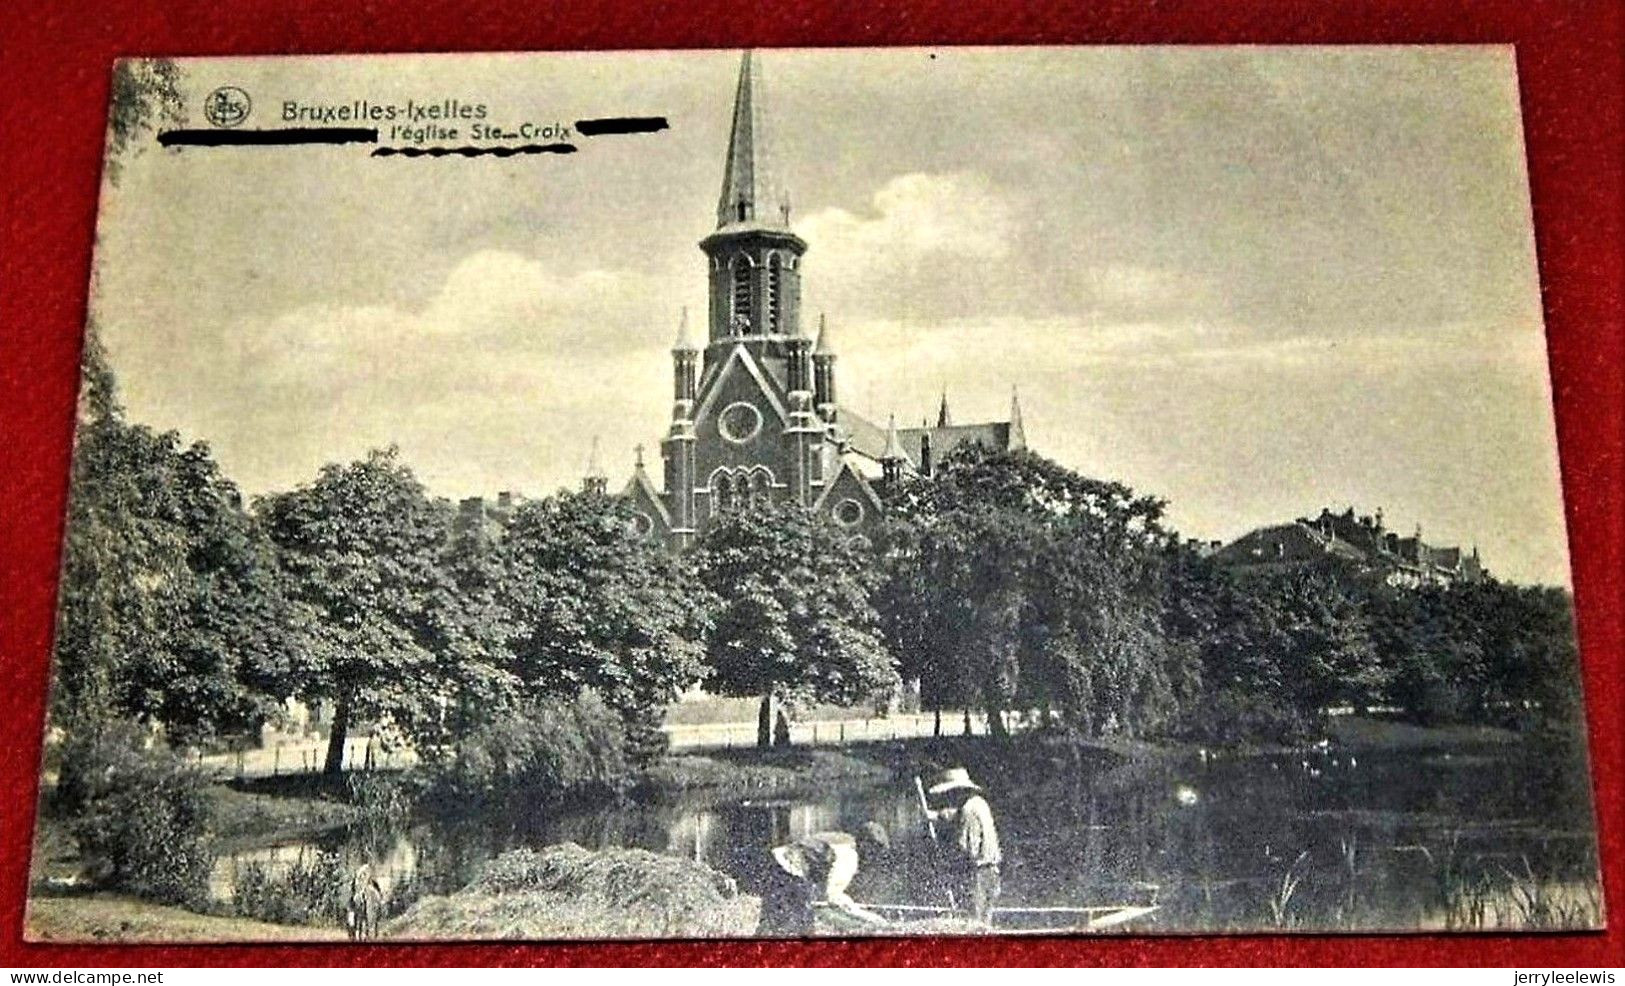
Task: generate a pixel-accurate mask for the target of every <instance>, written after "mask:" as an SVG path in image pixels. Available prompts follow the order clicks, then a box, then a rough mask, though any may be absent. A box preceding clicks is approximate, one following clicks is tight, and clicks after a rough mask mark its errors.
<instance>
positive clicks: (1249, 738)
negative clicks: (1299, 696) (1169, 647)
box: [1184, 688, 1313, 746]
mask: <svg viewBox="0 0 1625 986" xmlns="http://www.w3.org/2000/svg"><path fill="white" fill-rule="evenodd" d="M1312 725H1313V724H1312V723H1311V722H1310V721H1309V720H1308V719H1307V718H1306V717H1305V716H1304V715H1303V714H1302V713H1300V712H1298V711H1297V710H1296V709H1294V708H1293V707H1292V706H1291V704H1290V703H1287V702H1283V701H1280V700H1279V699H1277V698H1273V697H1271V696H1268V695H1257V694H1252V693H1249V692H1246V691H1241V690H1236V689H1229V688H1223V689H1220V690H1219V691H1217V692H1215V693H1213V694H1211V695H1209V696H1208V698H1207V701H1205V702H1200V703H1197V705H1196V707H1195V708H1194V709H1193V710H1192V711H1191V713H1190V717H1189V718H1188V719H1187V720H1186V723H1185V729H1184V732H1185V734H1186V735H1187V736H1188V737H1189V738H1190V739H1192V740H1197V741H1200V742H1204V743H1211V744H1214V745H1217V746H1226V745H1231V744H1240V743H1282V744H1289V743H1296V742H1299V741H1301V740H1303V739H1305V738H1307V737H1308V736H1309V734H1310V733H1311V732H1312V730H1311V726H1312Z"/></svg>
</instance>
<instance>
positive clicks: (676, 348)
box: [671, 305, 700, 353]
mask: <svg viewBox="0 0 1625 986" xmlns="http://www.w3.org/2000/svg"><path fill="white" fill-rule="evenodd" d="M699 348H700V347H698V346H696V345H694V337H693V336H691V335H690V334H689V331H688V306H687V305H684V306H683V314H682V316H681V317H680V318H679V319H678V321H677V341H676V342H674V343H672V346H671V351H672V352H674V353H692V352H697V351H698V350H699Z"/></svg>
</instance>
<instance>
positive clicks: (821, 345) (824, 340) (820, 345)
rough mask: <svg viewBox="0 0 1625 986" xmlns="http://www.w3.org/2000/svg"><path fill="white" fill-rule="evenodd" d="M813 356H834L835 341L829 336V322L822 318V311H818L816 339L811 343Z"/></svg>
mask: <svg viewBox="0 0 1625 986" xmlns="http://www.w3.org/2000/svg"><path fill="white" fill-rule="evenodd" d="M813 355H814V356H834V355H835V343H834V340H833V339H832V338H830V333H829V323H828V322H826V321H825V320H824V313H823V312H819V313H818V341H817V342H816V343H814V344H813Z"/></svg>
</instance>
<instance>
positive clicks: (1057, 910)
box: [858, 904, 1158, 935]
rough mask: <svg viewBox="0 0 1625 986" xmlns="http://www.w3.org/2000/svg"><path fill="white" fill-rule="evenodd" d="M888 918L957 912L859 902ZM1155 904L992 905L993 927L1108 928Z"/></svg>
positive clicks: (1019, 930) (1046, 930) (1029, 930)
mask: <svg viewBox="0 0 1625 986" xmlns="http://www.w3.org/2000/svg"><path fill="white" fill-rule="evenodd" d="M858 906H859V907H862V908H863V909H865V910H867V911H871V912H873V913H875V914H878V915H880V916H881V917H883V918H886V919H888V920H891V921H929V920H931V919H933V918H948V917H954V916H956V915H958V914H960V913H961V912H959V911H956V910H954V909H953V908H949V907H942V906H936V905H931V904H859V905H858ZM1157 909H1158V905H1156V904H1145V905H1140V904H1106V905H1101V906H1097V907H995V908H993V930H994V931H998V932H1001V933H1015V934H1032V935H1037V934H1077V933H1078V932H1088V931H1108V930H1110V929H1113V928H1120V927H1122V926H1123V925H1126V924H1128V923H1129V922H1131V921H1138V920H1140V919H1142V918H1144V917H1146V916H1148V915H1150V914H1153V913H1155V912H1156V911H1157Z"/></svg>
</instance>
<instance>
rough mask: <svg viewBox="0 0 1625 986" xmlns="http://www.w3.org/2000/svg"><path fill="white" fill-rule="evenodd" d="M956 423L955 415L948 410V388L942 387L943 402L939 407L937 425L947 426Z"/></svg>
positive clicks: (940, 426)
mask: <svg viewBox="0 0 1625 986" xmlns="http://www.w3.org/2000/svg"><path fill="white" fill-rule="evenodd" d="M953 423H954V416H953V414H951V413H950V412H949V411H948V388H947V387H944V388H942V403H941V404H940V405H939V406H938V407H937V427H938V428H947V427H949V426H951V425H952V424H953Z"/></svg>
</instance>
